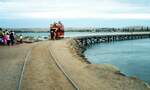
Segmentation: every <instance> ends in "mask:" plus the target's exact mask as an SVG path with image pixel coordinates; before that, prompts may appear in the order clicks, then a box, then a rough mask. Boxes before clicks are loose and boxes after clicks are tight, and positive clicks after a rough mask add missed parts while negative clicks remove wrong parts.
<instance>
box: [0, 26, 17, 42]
mask: <svg viewBox="0 0 150 90" xmlns="http://www.w3.org/2000/svg"><path fill="white" fill-rule="evenodd" d="M14 40H15V36H14V32H13V31H8V30H2V29H1V28H0V44H3V45H14Z"/></svg>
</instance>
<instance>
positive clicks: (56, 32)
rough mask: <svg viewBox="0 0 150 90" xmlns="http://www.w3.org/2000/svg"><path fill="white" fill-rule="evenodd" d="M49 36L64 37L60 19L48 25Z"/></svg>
mask: <svg viewBox="0 0 150 90" xmlns="http://www.w3.org/2000/svg"><path fill="white" fill-rule="evenodd" d="M50 36H51V39H52V40H55V39H62V38H64V25H63V24H62V23H61V22H60V21H59V22H58V23H55V22H54V23H53V24H51V25H50Z"/></svg>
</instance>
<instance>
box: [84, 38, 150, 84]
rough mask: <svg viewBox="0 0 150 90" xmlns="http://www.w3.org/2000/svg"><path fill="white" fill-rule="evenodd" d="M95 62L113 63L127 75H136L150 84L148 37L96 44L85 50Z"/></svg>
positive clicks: (149, 46) (149, 47)
mask: <svg viewBox="0 0 150 90" xmlns="http://www.w3.org/2000/svg"><path fill="white" fill-rule="evenodd" d="M85 56H86V57H87V58H88V59H89V60H90V61H91V62H92V63H96V64H104V63H107V64H113V65H115V66H117V67H119V68H120V70H121V72H122V73H124V74H126V75H128V76H136V77H138V78H140V79H142V80H145V81H146V82H148V83H149V84H150V39H141V40H130V41H120V42H113V43H103V44H96V45H93V46H91V47H89V48H88V49H87V50H86V51H85Z"/></svg>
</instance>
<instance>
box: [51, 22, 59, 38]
mask: <svg viewBox="0 0 150 90" xmlns="http://www.w3.org/2000/svg"><path fill="white" fill-rule="evenodd" d="M52 30H53V34H54V35H53V39H57V30H58V27H57V23H56V22H54V24H53V27H52Z"/></svg>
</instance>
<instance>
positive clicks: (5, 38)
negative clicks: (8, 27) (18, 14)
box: [3, 31, 7, 45]
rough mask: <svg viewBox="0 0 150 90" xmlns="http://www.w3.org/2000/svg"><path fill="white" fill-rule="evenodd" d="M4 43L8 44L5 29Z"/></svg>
mask: <svg viewBox="0 0 150 90" xmlns="http://www.w3.org/2000/svg"><path fill="white" fill-rule="evenodd" d="M3 43H4V45H7V34H6V32H5V31H4V35H3Z"/></svg>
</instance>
